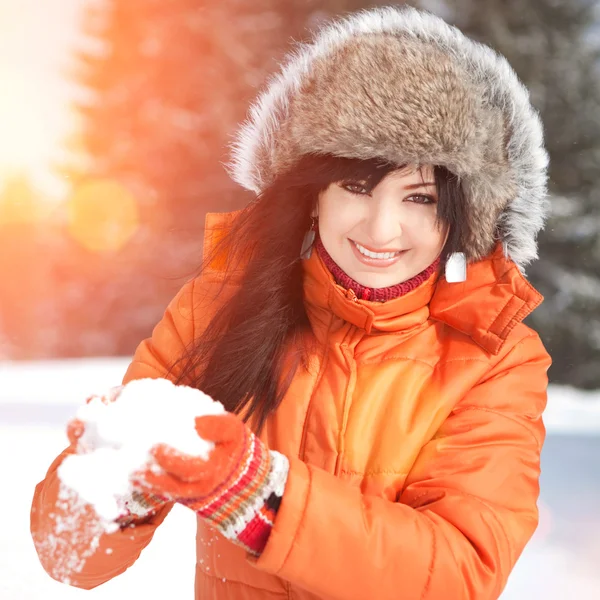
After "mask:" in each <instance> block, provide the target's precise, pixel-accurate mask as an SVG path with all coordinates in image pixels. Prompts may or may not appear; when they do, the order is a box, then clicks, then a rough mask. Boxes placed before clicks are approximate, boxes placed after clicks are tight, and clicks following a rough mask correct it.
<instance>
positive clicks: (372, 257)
mask: <svg viewBox="0 0 600 600" xmlns="http://www.w3.org/2000/svg"><path fill="white" fill-rule="evenodd" d="M349 241H350V245H351V246H352V250H353V251H354V255H355V256H356V257H357V258H358V260H359V261H360V262H362V263H363V264H366V265H369V266H377V267H388V266H390V265H392V264H394V263H395V262H396V261H398V259H399V258H400V257H401V256H402V255H403V254H404V253H405V252H406V250H397V251H395V252H373V251H372V250H369V249H367V248H365V247H364V246H362V245H361V244H359V243H358V242H355V241H354V240H349Z"/></svg>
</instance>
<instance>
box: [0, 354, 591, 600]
mask: <svg viewBox="0 0 600 600" xmlns="http://www.w3.org/2000/svg"><path fill="white" fill-rule="evenodd" d="M126 364H127V361H125V360H121V359H117V360H114V359H109V360H100V361H96V360H94V361H61V362H44V363H23V364H15V363H0V456H2V460H1V461H0V477H1V481H2V482H3V486H2V487H3V493H2V505H1V507H2V516H3V525H2V531H1V533H0V598H2V600H42V599H43V600H58V599H60V600H70V599H77V598H84V597H85V598H94V599H96V600H108V599H109V598H110V599H113V598H125V597H143V598H145V599H146V600H154V599H156V600H159V599H160V600H163V599H164V598H177V599H183V598H192V596H193V572H194V561H195V557H194V533H195V531H194V527H195V520H194V517H193V515H192V514H191V511H188V510H186V509H184V508H179V507H176V508H175V509H174V510H173V511H172V513H171V514H170V515H169V517H168V518H167V520H166V521H165V523H164V524H163V525H162V526H161V527H160V528H159V529H158V531H157V533H156V535H155V537H154V540H153V541H152V543H151V544H150V546H149V547H148V548H147V549H146V550H145V551H144V552H143V553H142V556H141V557H140V559H139V560H138V561H137V563H136V564H135V565H134V566H133V567H132V568H131V569H129V571H127V572H126V573H124V574H123V575H121V576H119V577H117V578H115V579H114V580H112V581H110V582H108V583H106V584H105V585H103V586H101V587H99V588H97V589H95V590H93V591H91V592H85V591H82V590H77V589H74V588H69V587H67V586H65V585H62V584H59V583H56V582H54V581H53V580H52V579H50V578H49V577H48V576H47V575H46V574H45V573H44V571H43V570H42V568H41V566H40V565H39V562H38V560H37V557H36V554H35V551H34V549H33V544H32V542H31V538H30V536H29V529H28V523H29V508H30V502H31V496H32V494H33V488H34V486H35V484H36V483H37V482H38V481H39V480H40V479H42V478H43V477H44V473H45V470H46V469H47V467H48V466H49V464H50V462H51V460H52V458H53V457H54V456H55V455H56V454H58V452H59V451H60V450H62V449H63V447H64V446H65V444H66V438H65V435H64V433H63V429H64V424H65V422H66V420H67V419H68V418H69V417H70V416H71V415H72V414H73V413H74V411H75V409H76V407H77V405H78V404H80V403H81V402H82V398H85V397H86V396H87V395H88V394H89V393H90V392H93V391H96V390H98V391H102V390H104V389H105V388H106V387H108V386H111V385H114V384H117V383H119V382H120V379H121V376H122V374H123V372H124V370H125V367H126ZM546 424H547V427H548V434H549V435H548V438H547V442H546V445H545V447H544V455H543V474H542V495H541V501H540V508H541V512H542V518H541V523H540V527H539V528H538V531H537V532H536V535H535V536H534V539H533V540H532V542H531V543H530V545H529V546H528V548H527V549H526V550H525V552H524V554H523V556H522V557H521V559H520V561H519V563H518V564H517V566H516V568H515V570H514V572H513V574H512V576H511V579H510V581H509V585H508V587H507V589H506V591H505V593H504V594H503V596H502V600H530V599H531V598H544V600H564V599H565V598H571V597H572V598H577V600H588V599H589V600H592V599H597V598H599V597H600V570H599V569H598V565H599V564H600V458H599V457H600V393H597V394H594V395H592V397H589V398H587V397H585V396H584V395H583V394H582V393H581V392H577V391H576V390H570V389H568V388H558V387H554V388H552V389H551V394H550V401H549V408H548V411H547V413H546ZM7 489H10V494H9V493H7Z"/></svg>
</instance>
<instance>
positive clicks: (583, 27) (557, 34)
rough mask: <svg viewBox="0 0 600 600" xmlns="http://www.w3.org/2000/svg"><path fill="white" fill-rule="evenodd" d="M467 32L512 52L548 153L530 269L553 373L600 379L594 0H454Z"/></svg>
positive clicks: (536, 321)
mask: <svg viewBox="0 0 600 600" xmlns="http://www.w3.org/2000/svg"><path fill="white" fill-rule="evenodd" d="M446 9H449V12H450V15H449V16H450V17H451V19H452V20H453V21H454V22H455V23H456V24H457V25H458V26H459V27H461V29H463V31H465V33H467V34H469V35H471V36H473V37H475V38H477V39H479V40H481V41H483V42H485V43H487V44H489V45H491V46H492V47H494V48H495V49H496V50H498V51H499V52H501V53H502V54H504V55H505V56H506V57H507V58H508V60H509V62H510V63H511V64H512V65H513V67H514V68H515V70H516V71H517V73H518V74H519V76H520V77H521V79H522V80H523V81H524V82H525V84H526V85H527V86H528V88H529V89H530V90H531V96H532V101H533V103H534V105H535V106H536V108H537V109H538V110H539V111H540V114H541V117H542V121H543V123H544V127H545V135H546V144H547V147H548V151H549V153H550V160H551V166H550V193H551V206H552V208H551V215H550V218H549V221H548V224H547V227H546V229H545V231H544V232H543V233H542V234H541V235H540V239H539V243H540V260H539V261H538V262H536V263H535V264H534V265H532V266H531V267H530V269H529V271H528V275H529V277H530V279H531V281H532V283H533V284H534V285H535V286H536V287H537V288H538V289H539V290H540V291H541V292H542V293H543V294H544V296H545V302H544V303H543V304H542V306H541V307H540V308H539V309H538V310H536V311H535V312H534V314H533V315H532V317H531V318H530V325H531V326H532V327H534V328H535V329H536V330H538V331H539V332H540V333H541V336H542V339H543V340H544V342H545V344H546V347H547V348H548V350H549V352H550V354H551V355H552V357H553V360H554V364H553V366H552V368H551V371H550V376H551V379H552V380H553V381H554V382H559V383H565V384H571V385H575V386H578V387H584V388H598V387H600V369H599V368H598V365H599V364H600V61H599V57H600V44H599V36H598V34H599V27H600V23H599V22H598V3H597V2H596V0H569V2H556V0H477V1H475V0H448V2H447V3H446Z"/></svg>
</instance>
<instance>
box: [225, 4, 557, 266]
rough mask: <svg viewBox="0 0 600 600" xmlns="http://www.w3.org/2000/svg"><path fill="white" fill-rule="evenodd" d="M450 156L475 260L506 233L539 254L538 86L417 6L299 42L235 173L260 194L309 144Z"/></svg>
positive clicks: (351, 151) (254, 118)
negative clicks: (534, 91) (530, 88)
mask: <svg viewBox="0 0 600 600" xmlns="http://www.w3.org/2000/svg"><path fill="white" fill-rule="evenodd" d="M309 153H313V154H314V153H316V154H325V153H327V154H333V155H336V156H342V157H349V158H360V159H369V158H376V157H379V158H383V159H386V160H388V161H391V162H394V163H396V164H399V165H405V164H416V165H419V164H431V165H441V166H445V167H446V168H448V169H449V170H450V171H451V172H452V173H454V174H455V175H457V176H458V177H459V178H460V180H461V182H462V185H463V189H464V190H465V193H466V196H467V200H468V204H469V211H468V219H469V223H467V231H468V235H467V239H468V243H467V247H466V248H464V252H465V253H466V255H467V258H468V260H469V261H474V260H478V259H480V258H482V257H484V256H486V255H487V254H489V252H490V251H491V250H492V249H493V247H494V245H495V244H496V243H497V241H498V240H501V241H502V243H503V246H504V252H505V254H506V255H507V256H508V257H509V258H511V259H512V260H513V261H514V262H515V263H516V264H517V265H518V266H519V267H520V268H521V269H523V268H524V266H525V265H526V264H527V263H528V262H530V261H531V260H533V259H534V258H536V257H537V242H536V236H537V233H538V231H539V230H540V229H541V228H542V226H543V223H544V215H545V209H546V203H547V201H546V170H547V165H548V157H547V154H546V151H545V150H544V147H543V134H542V126H541V123H540V120H539V117H538V115H537V113H536V112H535V110H534V109H533V108H532V106H531V104H530V101H529V94H528V92H527V90H526V89H525V88H524V86H523V85H522V84H521V83H520V82H519V80H518V79H517V76H516V74H515V73H514V71H513V70H512V68H511V67H510V65H509V64H508V62H507V61H506V59H504V58H503V57H502V56H499V55H498V54H497V53H495V52H494V51H493V50H491V49H490V48H488V47H487V46H484V45H482V44H479V43H476V42H474V41H472V40H470V39H469V38H467V37H465V36H464V35H463V34H462V33H461V32H460V31H459V30H458V29H456V28H455V27H451V26H449V25H448V24H446V23H445V22H444V21H443V20H442V19H440V18H438V17H435V16H433V15H431V14H429V13H425V12H421V11H418V10H416V9H413V8H407V7H404V8H391V7H390V8H382V9H374V10H368V11H362V12H359V13H355V14H354V15H351V16H350V17H349V18H346V19H343V20H340V21H335V22H333V23H331V24H329V25H327V26H326V27H325V28H323V29H322V30H321V31H320V33H319V34H318V35H317V36H316V37H315V39H314V41H313V42H312V43H311V44H307V45H303V46H300V47H299V49H298V50H297V51H296V52H294V53H292V54H291V55H290V56H289V57H288V59H287V61H286V63H285V64H284V66H283V68H282V71H281V72H280V73H279V74H278V75H277V76H275V77H274V78H273V79H272V80H271V81H270V83H269V85H268V86H267V88H266V90H265V91H264V92H263V93H262V94H261V95H260V96H259V98H258V99H257V101H256V103H255V104H254V105H253V107H252V108H251V111H250V116H249V119H248V121H247V122H246V123H245V124H244V125H243V126H242V128H241V130H240V131H239V133H238V136H237V140H236V142H235V144H234V148H233V158H232V164H231V165H230V169H231V175H232V177H233V178H234V179H235V180H236V181H237V182H238V183H240V184H241V185H242V186H244V187H245V188H247V189H249V190H253V191H254V192H256V193H257V194H259V193H260V192H261V191H262V190H263V189H264V188H265V187H266V186H267V185H269V184H270V183H271V182H272V181H273V180H274V179H275V178H276V177H277V176H278V175H279V174H281V173H283V172H285V171H286V170H287V169H289V168H291V167H293V165H294V163H295V162H296V161H297V160H298V159H299V158H300V157H301V156H302V155H305V154H309Z"/></svg>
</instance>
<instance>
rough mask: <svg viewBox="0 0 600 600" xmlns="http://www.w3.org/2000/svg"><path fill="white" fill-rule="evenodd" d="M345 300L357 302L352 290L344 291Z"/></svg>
mask: <svg viewBox="0 0 600 600" xmlns="http://www.w3.org/2000/svg"><path fill="white" fill-rule="evenodd" d="M346 298H348V300H352V302H358V298H357V297H356V294H355V293H354V290H346Z"/></svg>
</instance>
